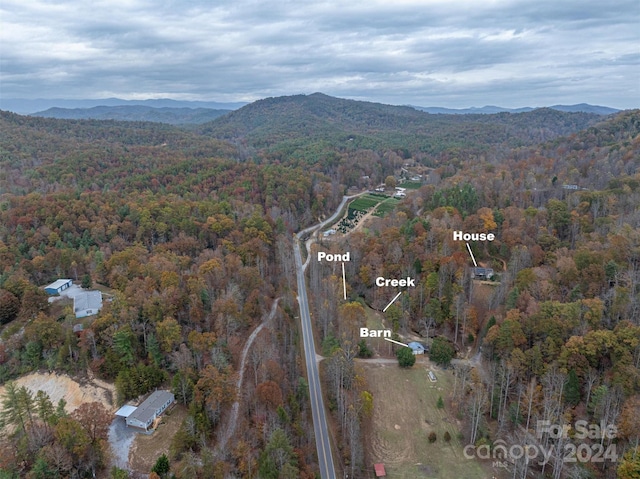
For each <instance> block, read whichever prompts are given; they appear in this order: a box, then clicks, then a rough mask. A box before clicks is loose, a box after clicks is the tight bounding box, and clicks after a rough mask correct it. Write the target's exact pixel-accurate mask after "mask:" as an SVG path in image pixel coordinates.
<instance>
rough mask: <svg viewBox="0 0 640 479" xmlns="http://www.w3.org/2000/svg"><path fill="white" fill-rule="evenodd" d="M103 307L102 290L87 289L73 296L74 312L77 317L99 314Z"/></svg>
mask: <svg viewBox="0 0 640 479" xmlns="http://www.w3.org/2000/svg"><path fill="white" fill-rule="evenodd" d="M101 309H102V293H101V292H100V291H86V292H82V293H78V294H76V295H75V296H74V297H73V312H74V313H75V314H76V318H84V317H86V316H91V315H92V314H98V312H99V311H100V310H101Z"/></svg>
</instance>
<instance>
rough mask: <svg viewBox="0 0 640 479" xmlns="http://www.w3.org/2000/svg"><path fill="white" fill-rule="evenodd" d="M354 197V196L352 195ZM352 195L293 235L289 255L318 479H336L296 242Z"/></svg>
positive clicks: (298, 246)
mask: <svg viewBox="0 0 640 479" xmlns="http://www.w3.org/2000/svg"><path fill="white" fill-rule="evenodd" d="M355 196H358V195H355ZM355 196H345V197H343V198H342V202H341V203H340V205H339V206H338V208H337V210H336V212H335V213H334V214H333V215H332V216H331V217H330V218H328V219H326V220H325V221H323V222H321V223H319V224H317V225H315V226H311V227H309V228H306V229H304V230H302V231H300V232H299V233H298V234H297V235H296V239H297V241H294V246H293V252H294V256H295V261H296V273H297V279H298V304H299V305H300V321H301V323H302V339H303V343H304V356H305V361H306V365H307V376H308V380H309V399H310V400H311V414H312V416H313V430H314V433H315V437H316V448H317V450H318V465H319V466H320V477H321V478H322V479H336V477H337V476H336V471H335V467H334V463H333V455H332V453H331V441H330V440H329V432H328V427H327V416H326V412H325V411H326V410H325V407H324V400H323V397H322V386H321V384H320V374H319V372H318V361H317V358H316V347H315V342H314V340H313V327H312V324H311V315H310V314H309V300H308V299H307V285H306V282H305V277H304V272H305V270H306V268H307V266H308V265H309V260H310V258H311V255H310V249H309V246H310V243H311V240H309V241H308V242H307V243H306V248H307V260H306V261H305V262H304V264H303V263H302V253H301V252H300V240H301V239H302V238H303V237H304V236H305V235H306V234H307V233H312V232H314V231H316V230H318V229H320V228H322V227H323V226H325V225H326V224H329V223H331V222H332V221H335V220H336V218H338V216H339V215H340V214H341V212H342V209H343V208H344V206H345V205H346V204H347V201H349V200H350V199H351V198H354V197H355Z"/></svg>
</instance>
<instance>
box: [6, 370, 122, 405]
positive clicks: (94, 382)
mask: <svg viewBox="0 0 640 479" xmlns="http://www.w3.org/2000/svg"><path fill="white" fill-rule="evenodd" d="M14 382H15V383H16V385H17V386H18V387H22V386H25V387H26V388H27V389H28V390H29V391H31V392H32V393H33V395H34V396H35V394H36V393H37V392H38V390H41V391H44V392H46V393H47V394H48V395H49V398H50V399H51V402H53V404H54V405H56V404H57V403H58V401H60V399H64V400H65V401H66V402H67V405H66V407H65V409H66V410H67V412H68V413H71V412H73V411H75V410H76V409H78V408H79V407H80V405H81V404H83V403H86V402H94V401H97V402H101V403H102V404H103V405H104V406H105V407H106V408H107V409H108V410H110V411H111V410H113V411H115V405H114V402H113V399H114V397H115V388H114V386H113V385H112V384H109V383H107V382H104V381H100V380H99V379H95V378H94V379H91V380H87V381H82V382H81V383H80V382H78V381H76V380H74V379H71V378H70V377H69V376H66V375H64V374H55V373H32V374H28V375H26V376H22V377H20V378H18V379H16V380H15V381H14ZM4 393H5V388H4V386H0V397H3V396H4Z"/></svg>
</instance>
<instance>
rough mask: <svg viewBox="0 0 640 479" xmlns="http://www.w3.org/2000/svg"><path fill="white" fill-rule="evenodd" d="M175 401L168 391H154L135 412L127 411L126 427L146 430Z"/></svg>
mask: <svg viewBox="0 0 640 479" xmlns="http://www.w3.org/2000/svg"><path fill="white" fill-rule="evenodd" d="M175 400H176V397H175V396H174V395H173V394H172V393H171V392H169V391H165V390H159V391H154V392H153V394H151V396H149V397H148V398H147V399H145V401H144V402H143V403H142V404H140V406H138V407H137V408H136V409H135V411H133V412H129V411H127V412H128V415H127V416H126V419H125V421H126V423H127V426H133V427H139V428H140V429H144V430H145V431H146V430H148V429H149V427H151V425H152V424H153V421H155V420H156V418H157V417H158V416H160V415H161V414H162V413H163V412H164V411H165V410H166V409H167V408H168V407H169V406H171V404H173V403H174V402H175ZM123 416H124V414H123Z"/></svg>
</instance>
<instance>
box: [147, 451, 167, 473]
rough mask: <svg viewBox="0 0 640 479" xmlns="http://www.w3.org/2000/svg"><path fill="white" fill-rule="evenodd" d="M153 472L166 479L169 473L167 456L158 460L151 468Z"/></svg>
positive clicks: (164, 455)
mask: <svg viewBox="0 0 640 479" xmlns="http://www.w3.org/2000/svg"><path fill="white" fill-rule="evenodd" d="M151 472H155V473H156V474H157V475H159V476H160V477H166V475H167V474H168V473H169V458H168V457H167V455H166V454H163V455H162V456H160V457H159V458H158V460H157V461H156V463H155V465H154V466H153V467H152V468H151Z"/></svg>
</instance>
